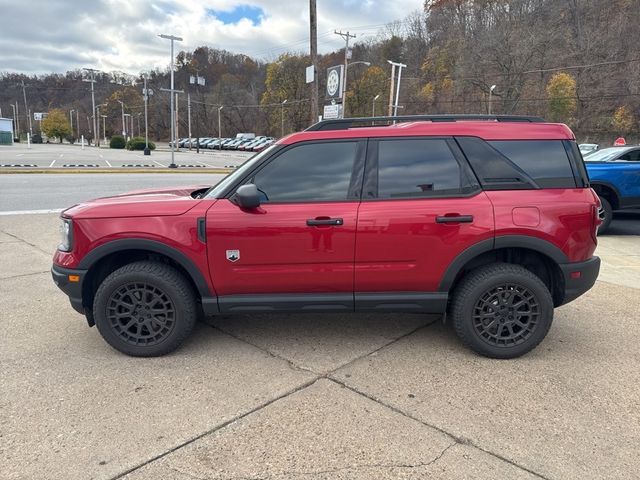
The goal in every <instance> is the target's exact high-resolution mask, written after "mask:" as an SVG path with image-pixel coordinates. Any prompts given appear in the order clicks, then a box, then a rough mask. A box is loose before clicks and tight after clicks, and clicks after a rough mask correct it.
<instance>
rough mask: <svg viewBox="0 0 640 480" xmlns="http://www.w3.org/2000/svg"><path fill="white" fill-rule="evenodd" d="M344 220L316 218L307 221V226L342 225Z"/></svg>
mask: <svg viewBox="0 0 640 480" xmlns="http://www.w3.org/2000/svg"><path fill="white" fill-rule="evenodd" d="M343 223H344V220H342V219H341V218H329V217H317V218H309V219H307V225H308V226H310V227H319V226H324V225H342V224H343Z"/></svg>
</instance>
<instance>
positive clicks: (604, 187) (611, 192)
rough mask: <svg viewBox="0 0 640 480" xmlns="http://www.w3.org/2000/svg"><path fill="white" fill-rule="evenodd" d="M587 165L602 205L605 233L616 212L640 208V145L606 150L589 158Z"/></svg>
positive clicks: (601, 229)
mask: <svg viewBox="0 0 640 480" xmlns="http://www.w3.org/2000/svg"><path fill="white" fill-rule="evenodd" d="M584 164H585V166H586V167H587V172H588V173H589V180H590V183H591V187H592V188H593V189H594V190H595V191H596V193H597V194H598V196H599V197H600V202H601V203H602V208H601V209H600V219H601V220H602V225H600V228H599V229H598V233H603V232H605V231H606V230H607V229H608V228H609V224H610V223H611V220H612V219H613V212H614V211H615V210H620V209H623V208H640V145H635V146H625V147H610V148H603V149H602V150H598V151H597V152H595V153H592V154H591V155H588V156H587V157H586V158H585V159H584Z"/></svg>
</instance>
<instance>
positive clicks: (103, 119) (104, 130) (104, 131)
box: [100, 115, 107, 145]
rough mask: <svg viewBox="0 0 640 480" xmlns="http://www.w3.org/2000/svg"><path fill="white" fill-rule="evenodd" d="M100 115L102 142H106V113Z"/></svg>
mask: <svg viewBox="0 0 640 480" xmlns="http://www.w3.org/2000/svg"><path fill="white" fill-rule="evenodd" d="M100 116H101V117H102V137H103V139H104V144H105V145H106V144H107V115H100Z"/></svg>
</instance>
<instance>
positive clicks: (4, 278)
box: [0, 270, 50, 280]
mask: <svg viewBox="0 0 640 480" xmlns="http://www.w3.org/2000/svg"><path fill="white" fill-rule="evenodd" d="M49 272H50V271H49V270H45V271H44V272H33V273H21V274H20V275H12V276H11V277H0V280H11V279H13V278H20V277H29V276H31V275H42V274H43V273H49Z"/></svg>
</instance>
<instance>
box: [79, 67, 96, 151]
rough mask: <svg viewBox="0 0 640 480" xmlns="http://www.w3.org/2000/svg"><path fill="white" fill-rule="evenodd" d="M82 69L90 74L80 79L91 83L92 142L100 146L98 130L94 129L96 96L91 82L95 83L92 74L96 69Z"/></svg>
mask: <svg viewBox="0 0 640 480" xmlns="http://www.w3.org/2000/svg"><path fill="white" fill-rule="evenodd" d="M83 70H86V71H87V72H89V73H90V74H91V78H85V79H83V80H82V81H83V82H90V83H91V116H92V117H93V144H94V145H95V146H97V147H99V146H100V132H98V130H96V97H95V94H94V92H93V84H94V83H96V79H95V78H94V74H95V72H97V71H98V70H95V69H93V68H83Z"/></svg>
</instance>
